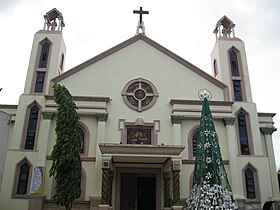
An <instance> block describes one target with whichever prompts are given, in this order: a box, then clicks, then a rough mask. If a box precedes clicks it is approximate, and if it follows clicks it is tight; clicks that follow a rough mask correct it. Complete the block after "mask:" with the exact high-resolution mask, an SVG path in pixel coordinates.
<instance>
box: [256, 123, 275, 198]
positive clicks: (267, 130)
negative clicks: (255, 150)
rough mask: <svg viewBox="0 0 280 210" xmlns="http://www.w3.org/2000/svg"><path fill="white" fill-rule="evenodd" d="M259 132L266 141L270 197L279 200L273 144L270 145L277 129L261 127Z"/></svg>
mask: <svg viewBox="0 0 280 210" xmlns="http://www.w3.org/2000/svg"><path fill="white" fill-rule="evenodd" d="M260 130H261V132H262V133H263V134H264V136H265V140H266V147H267V155H268V162H269V169H270V173H269V174H270V180H271V188H272V196H273V198H278V199H279V198H280V195H279V188H278V186H279V185H278V178H277V173H276V171H277V170H276V162H275V159H274V157H275V156H274V150H273V143H272V133H273V132H274V131H276V130H277V129H276V128H275V127H261V128H260Z"/></svg>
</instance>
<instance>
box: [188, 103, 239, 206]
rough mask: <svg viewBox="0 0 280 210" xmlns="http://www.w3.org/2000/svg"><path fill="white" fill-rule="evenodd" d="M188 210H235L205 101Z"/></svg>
mask: <svg viewBox="0 0 280 210" xmlns="http://www.w3.org/2000/svg"><path fill="white" fill-rule="evenodd" d="M188 209H191V210H210V209H220V210H232V209H237V204H236V201H235V199H234V197H233V193H232V192H231V188H230V184H229V182H228V178H227V174H226V170H225V167H224V164H223V160H222V155H221V152H220V146H219V144H218V140H217V133H216V130H215V125H214V121H213V118H212V114H211V111H210V107H209V103H208V100H207V99H206V98H204V101H203V107H202V113H201V119H200V128H199V137H198V142H197V150H196V159H195V167H194V176H193V186H192V190H191V193H190V196H189V203H188Z"/></svg>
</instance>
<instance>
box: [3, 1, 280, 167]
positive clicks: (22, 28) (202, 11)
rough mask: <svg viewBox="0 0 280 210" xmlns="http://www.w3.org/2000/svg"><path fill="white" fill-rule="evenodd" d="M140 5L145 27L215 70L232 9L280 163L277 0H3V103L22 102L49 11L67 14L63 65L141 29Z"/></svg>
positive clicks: (173, 48)
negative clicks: (219, 30)
mask: <svg viewBox="0 0 280 210" xmlns="http://www.w3.org/2000/svg"><path fill="white" fill-rule="evenodd" d="M140 6H142V7H143V9H144V10H149V12H150V14H149V15H144V16H143V20H144V23H145V27H146V35H147V36H148V37H149V38H151V39H153V40H154V41H156V42H158V43H159V44H161V45H163V46H164V47H166V48H168V49H169V50H171V51H173V52H174V53H176V54H177V55H179V56H181V57H183V58H184V59H186V60H187V61H189V62H191V63H192V64H194V65H196V66H197V67H199V68H201V69H203V70H204V71H205V72H207V73H209V74H211V72H212V70H211V61H210V53H211V50H212V48H213V46H214V44H215V35H214V34H213V29H214V27H215V24H216V23H217V21H218V20H219V19H220V18H221V17H222V16H223V15H226V16H227V17H229V18H230V19H231V20H232V21H233V22H234V23H235V24H236V26H235V34H236V36H237V37H239V38H241V39H242V40H243V41H244V42H245V46H246V53H247V59H248V66H249V74H250V78H251V87H252V94H253V100H254V102H255V103H256V104H257V109H258V112H270V113H276V114H277V115H276V116H275V117H274V121H275V125H274V126H275V127H276V128H278V131H277V132H274V134H273V138H274V142H273V143H274V147H275V156H276V161H277V167H278V168H280V128H279V125H280V105H279V104H280V82H279V76H280V62H279V60H280V1H279V0H246V1H245V0H234V1H225V0H211V1H207V0H195V1H186V0H174V1H170V0H169V1H167V0H118V1H116V0H102V1H100V0H99V1H97V0H82V1H71V0H0V24H1V25H0V27H1V33H0V38H1V46H0V73H1V76H0V88H3V89H2V91H1V92H0V104H17V103H18V99H19V96H20V94H22V93H23V88H24V82H25V78H26V73H27V67H28V62H29V56H30V51H31V47H32V40H33V35H34V34H35V33H36V32H37V31H38V30H41V29H43V25H44V18H43V15H44V14H46V12H48V11H50V10H51V9H53V8H57V9H58V10H59V11H60V12H61V13H62V14H63V17H64V20H65V23H66V27H65V28H64V29H63V36H64V39H65V42H66V47H67V55H66V63H65V70H66V71H67V70H69V69H70V68H72V67H74V66H76V65H78V64H80V63H81V62H84V61H86V60H88V59H90V58H92V57H94V56H95V55H97V54H99V53H101V52H103V51H105V50H107V49H109V48H111V47H113V46H115V45H117V44H119V43H120V42H122V41H125V40H126V39H128V38H130V37H132V36H134V35H135V32H136V26H137V22H138V20H139V16H138V15H135V14H133V13H132V11H133V10H134V9H137V10H138V9H139V8H140Z"/></svg>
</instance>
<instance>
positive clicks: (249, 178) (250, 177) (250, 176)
mask: <svg viewBox="0 0 280 210" xmlns="http://www.w3.org/2000/svg"><path fill="white" fill-rule="evenodd" d="M244 175H245V184H246V197H247V198H249V199H255V198H256V189H255V181H254V172H253V171H252V170H251V169H250V168H247V169H246V170H245V171H244Z"/></svg>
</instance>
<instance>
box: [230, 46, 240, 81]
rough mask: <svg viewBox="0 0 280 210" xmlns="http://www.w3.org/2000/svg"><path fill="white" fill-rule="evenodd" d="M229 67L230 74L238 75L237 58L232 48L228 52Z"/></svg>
mask: <svg viewBox="0 0 280 210" xmlns="http://www.w3.org/2000/svg"><path fill="white" fill-rule="evenodd" d="M229 59H230V68H231V75H232V76H239V67H238V58H237V53H236V52H235V51H234V50H231V51H230V52H229Z"/></svg>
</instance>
